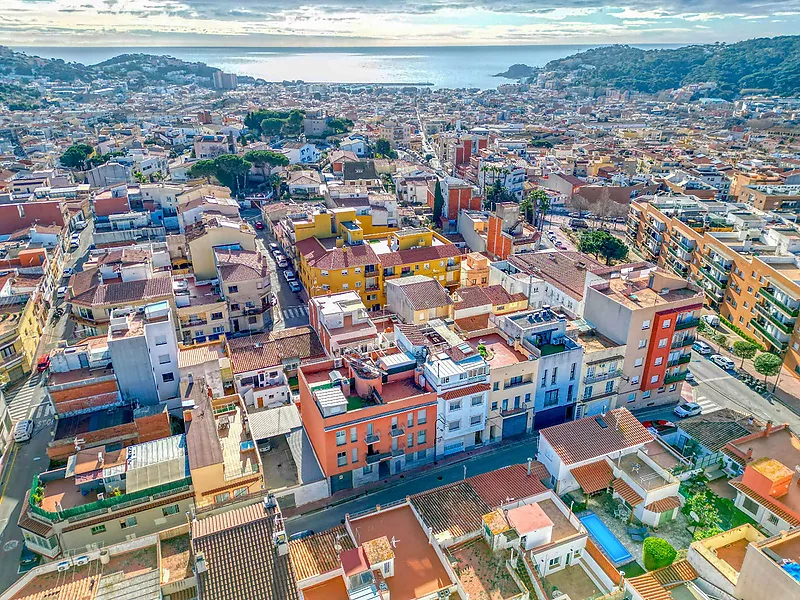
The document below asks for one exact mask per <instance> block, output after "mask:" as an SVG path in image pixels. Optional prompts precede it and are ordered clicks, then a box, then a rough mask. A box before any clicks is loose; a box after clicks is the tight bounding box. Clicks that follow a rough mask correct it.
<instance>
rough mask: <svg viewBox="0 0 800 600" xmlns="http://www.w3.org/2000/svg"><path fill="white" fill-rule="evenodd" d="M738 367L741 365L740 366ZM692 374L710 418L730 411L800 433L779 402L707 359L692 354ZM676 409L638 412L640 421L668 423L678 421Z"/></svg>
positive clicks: (694, 388) (795, 420) (797, 419)
mask: <svg viewBox="0 0 800 600" xmlns="http://www.w3.org/2000/svg"><path fill="white" fill-rule="evenodd" d="M737 366H738V363H737ZM689 370H690V371H691V372H692V374H693V375H694V377H695V381H693V382H692V383H691V384H689V383H685V384H684V385H691V386H692V393H693V395H694V399H695V402H697V403H698V404H700V405H701V406H702V407H703V413H704V414H708V413H709V412H713V411H715V410H719V408H730V409H733V410H737V411H739V412H742V413H745V414H752V415H754V416H755V417H757V418H758V419H760V420H762V421H767V420H772V421H774V422H775V423H789V425H790V426H791V427H792V429H794V430H795V431H800V417H798V415H796V414H795V413H793V412H792V411H790V410H789V409H788V408H786V407H784V406H783V405H782V404H780V403H778V402H774V403H770V402H769V401H768V400H767V399H766V398H763V397H762V396H760V395H759V394H757V393H756V392H754V391H753V390H751V389H750V388H749V387H747V386H746V385H745V384H744V383H742V382H741V381H739V380H738V379H737V378H736V377H734V376H733V375H731V374H730V373H728V372H727V371H724V370H723V369H721V368H720V367H718V366H717V365H715V364H714V363H712V362H711V361H710V360H708V359H707V358H705V357H704V356H701V355H699V354H698V353H697V352H694V351H692V361H691V363H689ZM673 408H675V405H674V404H672V405H669V406H657V407H653V408H645V409H642V410H639V411H636V416H637V418H639V419H640V420H655V419H665V420H667V421H674V420H675V415H674V414H673V412H672V409H673Z"/></svg>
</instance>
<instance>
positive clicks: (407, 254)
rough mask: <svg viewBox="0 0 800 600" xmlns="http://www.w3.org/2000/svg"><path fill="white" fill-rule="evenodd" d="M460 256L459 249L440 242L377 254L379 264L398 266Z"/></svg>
mask: <svg viewBox="0 0 800 600" xmlns="http://www.w3.org/2000/svg"><path fill="white" fill-rule="evenodd" d="M456 256H461V250H460V249H459V248H458V246H455V245H453V244H441V245H439V246H424V247H422V248H410V249H408V250H400V251H398V252H387V253H386V254H381V255H380V256H378V259H379V260H380V263H381V266H382V267H384V268H386V267H398V266H400V265H408V264H412V263H419V262H428V261H432V260H442V259H446V258H453V257H456Z"/></svg>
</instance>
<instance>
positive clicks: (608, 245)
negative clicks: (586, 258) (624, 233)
mask: <svg viewBox="0 0 800 600" xmlns="http://www.w3.org/2000/svg"><path fill="white" fill-rule="evenodd" d="M578 250H580V251H581V252H585V253H586V254H593V255H594V256H595V258H600V257H601V256H602V257H603V258H605V259H606V264H607V265H610V264H611V261H612V260H625V258H626V257H627V256H628V246H627V244H625V242H623V241H621V240H619V239H617V238H616V237H614V236H613V235H611V234H610V233H609V232H608V231H603V230H594V231H584V232H583V233H581V235H580V237H579V238H578Z"/></svg>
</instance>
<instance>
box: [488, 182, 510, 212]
mask: <svg viewBox="0 0 800 600" xmlns="http://www.w3.org/2000/svg"><path fill="white" fill-rule="evenodd" d="M513 201H514V195H513V194H512V193H511V192H509V191H508V190H507V189H506V188H505V187H503V184H502V182H501V181H500V180H499V179H495V180H494V183H493V184H492V185H491V187H490V188H489V189H488V190H487V191H486V198H485V206H484V208H485V209H486V210H491V211H494V210H496V209H497V205H498V204H500V203H502V202H513Z"/></svg>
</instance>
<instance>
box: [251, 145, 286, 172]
mask: <svg viewBox="0 0 800 600" xmlns="http://www.w3.org/2000/svg"><path fill="white" fill-rule="evenodd" d="M244 158H245V160H249V161H250V162H251V163H253V164H254V165H255V166H256V167H258V168H259V169H260V168H263V167H264V166H266V165H270V166H271V167H278V166H281V167H282V166H286V165H288V164H289V159H288V158H287V157H286V155H285V154H281V153H280V152H272V151H271V150H251V151H250V152H248V153H247V154H245V155H244Z"/></svg>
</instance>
